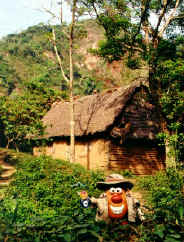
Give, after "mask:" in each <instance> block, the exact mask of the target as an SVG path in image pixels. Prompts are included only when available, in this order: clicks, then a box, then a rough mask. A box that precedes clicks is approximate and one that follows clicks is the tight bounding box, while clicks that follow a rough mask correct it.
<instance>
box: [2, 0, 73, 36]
mask: <svg viewBox="0 0 184 242" xmlns="http://www.w3.org/2000/svg"><path fill="white" fill-rule="evenodd" d="M58 2H60V1H59V0H2V1H1V8H0V38H2V37H3V36H6V35H7V34H13V33H18V32H20V31H22V30H25V29H26V28H27V27H29V26H33V25H36V24H38V23H41V22H44V23H48V21H49V20H51V15H50V14H48V13H46V12H45V11H44V8H46V9H49V10H50V11H52V12H54V13H55V14H57V15H58V16H59V12H60V6H59V5H58ZM68 16H69V10H67V8H66V6H65V7H63V18H64V21H67V20H68Z"/></svg>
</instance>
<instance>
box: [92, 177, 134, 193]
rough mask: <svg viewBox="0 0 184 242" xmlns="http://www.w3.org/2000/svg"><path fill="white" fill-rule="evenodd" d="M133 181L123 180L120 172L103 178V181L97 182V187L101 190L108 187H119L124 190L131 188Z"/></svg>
mask: <svg viewBox="0 0 184 242" xmlns="http://www.w3.org/2000/svg"><path fill="white" fill-rule="evenodd" d="M133 186H134V185H133V183H132V182H130V181H128V180H125V179H124V177H123V176H122V175H120V174H111V175H109V176H107V177H106V178H105V181H104V182H98V183H97V187H98V188H99V189H102V190H108V189H109V188H110V187H121V188H123V189H124V190H127V189H132V187H133Z"/></svg>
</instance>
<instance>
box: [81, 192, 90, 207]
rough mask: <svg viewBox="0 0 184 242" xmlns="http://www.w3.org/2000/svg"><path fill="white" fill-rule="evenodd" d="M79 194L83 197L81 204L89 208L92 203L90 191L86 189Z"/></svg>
mask: <svg viewBox="0 0 184 242" xmlns="http://www.w3.org/2000/svg"><path fill="white" fill-rule="evenodd" d="M79 195H80V198H81V200H80V204H81V205H82V207H84V208H88V207H89V205H90V204H91V200H90V198H89V197H88V193H87V192H86V191H80V193H79Z"/></svg>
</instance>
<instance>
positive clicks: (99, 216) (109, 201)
mask: <svg viewBox="0 0 184 242" xmlns="http://www.w3.org/2000/svg"><path fill="white" fill-rule="evenodd" d="M97 187H98V188H99V189H101V190H103V191H105V192H103V193H102V194H101V195H100V197H99V198H94V197H91V198H90V202H91V203H92V204H95V205H96V206H97V213H96V221H102V220H103V221H105V222H106V223H110V222H112V221H113V220H117V219H118V220H120V221H121V220H124V219H125V220H127V222H136V220H137V218H138V219H139V220H141V221H142V220H144V217H143V213H142V212H141V209H140V204H139V201H138V200H137V199H135V198H133V196H132V193H131V191H130V190H131V189H132V187H133V184H132V183H131V182H130V181H127V180H125V179H124V177H123V176H121V175H120V174H111V175H109V176H108V177H106V179H105V181H104V182H98V183H97Z"/></svg>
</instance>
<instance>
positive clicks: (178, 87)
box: [0, 0, 184, 242]
mask: <svg viewBox="0 0 184 242" xmlns="http://www.w3.org/2000/svg"><path fill="white" fill-rule="evenodd" d="M79 4H80V5H81V6H83V8H85V10H86V11H90V13H93V16H95V17H94V19H93V20H85V21H81V22H79V24H78V25H77V27H76V29H75V31H76V36H77V38H76V40H75V41H76V42H75V44H74V48H75V52H74V55H73V58H74V94H75V95H76V96H81V95H87V94H91V93H93V91H94V90H95V91H97V92H101V91H103V90H104V89H108V88H111V87H118V86H121V85H123V83H124V81H125V82H127V81H128V82H130V81H133V80H134V79H135V78H137V77H144V78H145V79H147V82H148V84H149V90H150V95H151V97H152V100H153V103H154V104H155V105H156V106H157V110H158V113H160V122H161V124H162V132H161V133H160V134H159V135H158V139H159V140H160V144H161V145H165V147H166V151H168V152H167V155H168V158H169V156H170V157H171V158H170V161H171V162H170V163H168V166H172V167H168V168H167V169H166V171H165V172H160V173H158V174H157V175H156V176H153V177H152V176H151V177H145V178H141V179H140V183H139V188H140V189H143V190H144V191H145V192H146V194H147V195H146V197H147V206H148V208H147V209H148V210H149V212H148V214H146V220H145V222H143V223H138V224H135V225H131V224H129V225H127V226H125V227H124V226H119V225H118V224H112V225H110V226H107V225H105V224H101V223H96V222H94V220H95V219H94V218H95V209H94V208H89V209H86V210H83V209H82V208H81V207H80V204H79V199H78V196H77V191H78V187H77V186H76V187H75V185H76V184H78V185H79V184H82V185H84V186H86V189H87V190H88V191H89V194H90V195H96V196H98V195H99V191H98V190H97V189H96V187H95V184H96V182H97V181H98V180H101V179H103V177H104V174H101V173H100V174H99V173H96V172H87V171H86V170H84V169H83V168H81V167H80V166H76V165H73V164H69V163H67V162H65V161H62V162H61V161H57V160H53V159H51V158H50V157H40V158H34V157H32V156H31V155H28V154H23V155H21V156H19V155H18V154H19V153H17V152H15V153H14V154H13V155H10V156H8V158H7V160H11V162H15V163H16V164H17V172H16V174H15V176H14V180H13V182H12V183H11V184H10V186H9V187H8V190H6V195H5V196H4V197H3V199H2V200H1V206H0V223H1V224H0V236H1V240H2V241H67V242H68V241H126V240H127V241H129V240H130V239H135V241H136V240H137V241H144V242H145V241H155V242H157V241H164V242H179V241H183V238H184V222H183V221H184V220H183V218H184V206H183V204H184V197H183V196H184V194H183V186H184V184H183V155H184V133H183V130H184V127H183V123H184V122H183V121H184V112H183V110H184V36H183V34H184V32H183V30H184V29H183V27H184V21H183V20H184V1H183V0H174V1H170V0H163V1H160V0H151V1H148V0H140V1H138V0H136V1H135V0H130V1H126V0H117V1H116V0H115V1H111V0H109V1H103V0H102V1H98V0H88V1H86V0H83V1H79ZM153 15H154V16H155V17H156V19H157V21H156V24H155V23H153V22H152V21H151V16H153ZM132 20H134V21H132ZM94 23H95V24H94ZM89 26H90V28H91V29H92V33H96V36H98V35H99V36H100V38H99V39H98V38H97V37H96V41H97V42H96V44H95V45H96V48H94V46H93V45H92V46H90V45H87V43H88V41H93V39H90V37H89V36H90V32H89V29H90V28H88V27H89ZM92 26H93V27H94V29H93V28H92ZM52 27H53V26H49V25H44V24H39V25H37V26H32V27H29V28H28V29H27V30H25V31H23V32H21V33H19V34H11V35H8V36H7V37H5V38H4V39H2V40H1V41H0V86H1V96H0V145H1V146H2V147H7V148H13V149H16V150H17V151H18V150H21V151H26V152H31V149H32V147H33V145H34V142H33V141H32V139H30V138H28V137H32V135H34V137H35V136H39V135H41V134H42V133H43V132H44V127H43V125H42V123H41V121H40V120H41V118H42V117H43V116H44V114H45V113H46V112H47V111H48V110H49V108H50V107H51V105H52V103H53V102H55V101H58V100H62V99H63V100H68V98H69V93H68V88H67V85H66V82H65V80H64V78H63V77H62V75H61V73H60V69H59V66H58V64H57V61H56V57H55V53H54V49H53V44H52V41H50V40H51V32H52ZM54 27H55V30H56V44H57V48H58V50H59V54H60V56H61V58H62V61H63V65H64V71H65V74H66V75H69V69H68V62H69V56H68V51H67V50H68V45H69V43H68V41H67V39H66V37H65V34H64V32H67V31H68V25H67V24H63V26H62V28H61V26H54ZM85 41H86V42H85ZM81 43H83V45H81ZM85 44H86V45H87V50H86V49H84V48H82V47H83V46H85ZM88 54H89V55H90V60H88V61H89V62H90V61H91V59H92V58H95V60H96V62H97V60H98V61H99V62H98V65H97V66H96V65H95V66H94V65H89V62H88V61H86V59H85V57H86V56H88ZM117 66H118V67H122V69H123V70H122V71H120V75H119V76H118V77H117V76H116V78H113V75H115V72H111V73H110V72H109V69H110V67H112V69H113V67H117ZM125 66H126V67H125ZM143 67H144V68H143ZM145 67H146V68H145ZM142 68H143V72H144V73H143V74H141V76H139V75H137V72H136V71H137V70H138V72H139V73H140V71H141V70H142ZM118 70H121V68H120V69H118ZM125 73H126V74H125ZM135 73H136V74H135ZM125 77H127V80H125V79H126V78H125ZM168 148H169V149H168ZM51 171H52V172H51ZM71 174H72V175H71ZM135 179H137V178H135ZM71 188H73V189H71Z"/></svg>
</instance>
